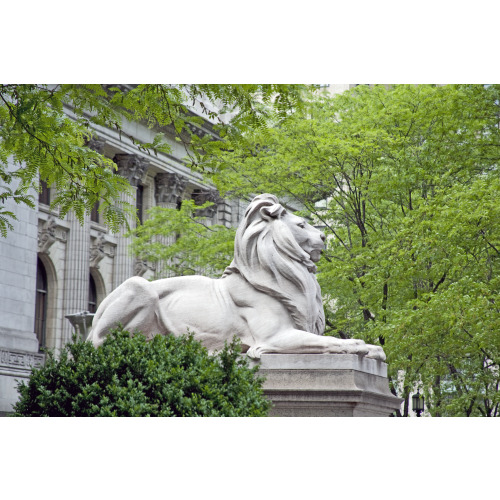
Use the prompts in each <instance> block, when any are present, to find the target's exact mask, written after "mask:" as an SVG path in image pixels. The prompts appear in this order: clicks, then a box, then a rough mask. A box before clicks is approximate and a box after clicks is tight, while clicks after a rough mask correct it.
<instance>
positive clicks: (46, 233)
mask: <svg viewBox="0 0 500 500" xmlns="http://www.w3.org/2000/svg"><path fill="white" fill-rule="evenodd" d="M56 228H57V224H56V221H55V219H54V217H52V216H49V218H48V219H47V220H46V221H45V222H44V224H43V226H42V227H41V228H40V229H39V230H38V251H39V252H40V253H48V251H49V248H50V247H51V246H52V244H53V243H54V241H56V240H57V236H56Z"/></svg>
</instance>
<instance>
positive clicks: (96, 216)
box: [90, 202, 99, 223]
mask: <svg viewBox="0 0 500 500" xmlns="http://www.w3.org/2000/svg"><path fill="white" fill-rule="evenodd" d="M90 220H91V221H92V222H97V223H99V202H97V203H96V204H95V205H94V206H93V207H92V212H90Z"/></svg>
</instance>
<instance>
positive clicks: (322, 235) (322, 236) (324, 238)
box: [319, 233, 326, 241]
mask: <svg viewBox="0 0 500 500" xmlns="http://www.w3.org/2000/svg"><path fill="white" fill-rule="evenodd" d="M319 237H320V238H321V239H322V240H323V241H325V240H326V236H325V233H320V235H319Z"/></svg>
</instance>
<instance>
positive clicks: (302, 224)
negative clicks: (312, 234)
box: [297, 222, 306, 229]
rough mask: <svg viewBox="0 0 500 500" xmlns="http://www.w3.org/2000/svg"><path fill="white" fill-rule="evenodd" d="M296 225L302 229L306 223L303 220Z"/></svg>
mask: <svg viewBox="0 0 500 500" xmlns="http://www.w3.org/2000/svg"><path fill="white" fill-rule="evenodd" d="M297 226H299V227H300V228H302V229H305V228H306V225H305V224H304V223H303V222H301V223H300V224H297Z"/></svg>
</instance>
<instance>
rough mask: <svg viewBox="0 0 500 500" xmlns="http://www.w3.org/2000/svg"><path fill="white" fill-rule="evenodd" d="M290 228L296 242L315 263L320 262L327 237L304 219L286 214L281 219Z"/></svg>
mask: <svg viewBox="0 0 500 500" xmlns="http://www.w3.org/2000/svg"><path fill="white" fill-rule="evenodd" d="M281 220H282V222H283V223H284V224H285V225H286V226H287V227H288V229H289V230H290V232H291V233H292V235H293V237H294V239H295V241H296V242H297V243H298V244H299V246H300V247H301V248H302V250H304V251H305V252H306V253H307V254H309V256H310V257H311V260H312V261H313V262H318V260H319V259H320V257H321V252H322V251H323V249H324V247H325V235H324V234H323V233H322V232H321V231H319V230H318V229H316V228H315V227H313V226H311V225H310V224H308V223H307V222H306V221H305V220H304V219H303V218H302V217H297V216H296V215H294V214H291V213H288V212H285V213H284V214H283V215H282V217H281Z"/></svg>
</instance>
